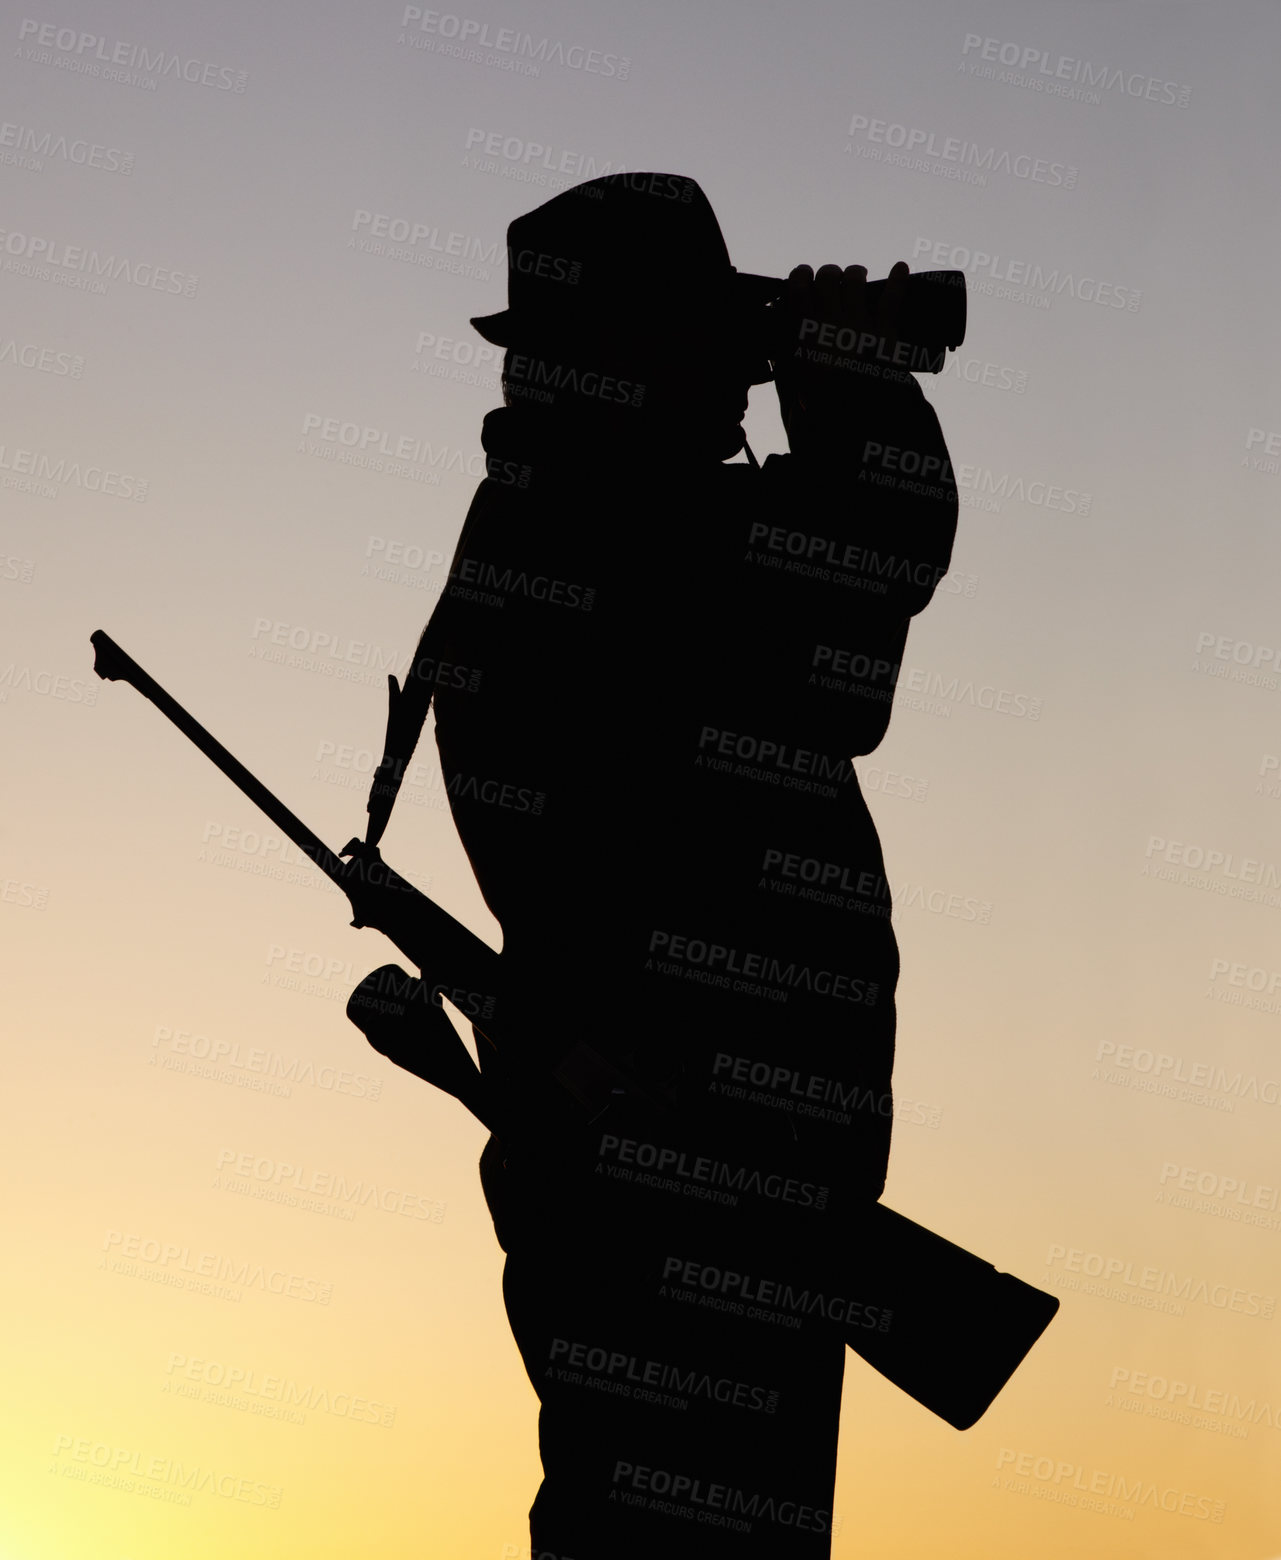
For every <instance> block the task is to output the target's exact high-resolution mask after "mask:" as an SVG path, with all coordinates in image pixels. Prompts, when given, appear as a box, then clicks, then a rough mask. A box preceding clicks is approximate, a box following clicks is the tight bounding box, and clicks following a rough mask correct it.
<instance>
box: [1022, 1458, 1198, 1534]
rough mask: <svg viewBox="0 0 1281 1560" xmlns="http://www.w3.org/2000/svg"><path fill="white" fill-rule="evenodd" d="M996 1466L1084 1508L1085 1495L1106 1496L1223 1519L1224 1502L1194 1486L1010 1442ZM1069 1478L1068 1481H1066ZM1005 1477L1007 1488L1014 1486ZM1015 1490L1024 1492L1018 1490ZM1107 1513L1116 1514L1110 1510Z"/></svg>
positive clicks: (1177, 1512)
mask: <svg viewBox="0 0 1281 1560" xmlns="http://www.w3.org/2000/svg"><path fill="white" fill-rule="evenodd" d="M996 1466H997V1468H998V1469H1001V1470H1005V1471H1008V1472H1013V1473H1015V1474H1018V1475H1020V1476H1021V1477H1022V1478H1024V1479H1035V1480H1037V1481H1038V1482H1040V1483H1042V1484H1048V1485H1050V1486H1052V1487H1053V1488H1052V1490H1050V1491H1047V1492H1046V1493H1049V1494H1053V1496H1054V1498H1055V1499H1060V1498H1061V1496H1068V1495H1069V1494H1070V1496H1071V1498H1070V1499H1066V1500H1061V1503H1062V1504H1064V1505H1069V1506H1075V1505H1077V1504H1078V1503H1079V1504H1080V1505H1081V1506H1083V1507H1084V1508H1085V1509H1086V1510H1090V1509H1092V1507H1091V1502H1090V1500H1089V1499H1082V1498H1081V1497H1082V1496H1086V1497H1091V1496H1094V1497H1098V1496H1102V1497H1106V1498H1108V1499H1111V1500H1118V1501H1122V1502H1124V1503H1126V1504H1127V1505H1133V1506H1136V1507H1137V1506H1151V1507H1152V1508H1153V1509H1154V1510H1160V1511H1168V1512H1169V1513H1170V1514H1171V1515H1172V1516H1179V1517H1195V1518H1196V1520H1197V1521H1198V1522H1222V1521H1223V1513H1224V1510H1225V1506H1224V1503H1223V1501H1221V1500H1215V1499H1213V1498H1212V1497H1211V1496H1209V1495H1198V1494H1197V1493H1196V1492H1195V1491H1193V1490H1180V1489H1177V1488H1171V1487H1169V1486H1166V1487H1162V1486H1161V1485H1159V1484H1154V1483H1153V1482H1152V1481H1151V1480H1150V1479H1142V1478H1138V1477H1137V1476H1136V1477H1135V1478H1132V1479H1131V1478H1127V1477H1126V1476H1125V1474H1123V1473H1109V1472H1108V1471H1107V1470H1106V1469H1103V1468H1086V1467H1085V1466H1084V1465H1083V1464H1081V1463H1074V1462H1069V1461H1067V1460H1066V1459H1064V1458H1055V1457H1038V1456H1037V1455H1036V1454H1035V1453H1033V1452H1022V1451H1018V1450H1016V1449H1015V1448H1014V1447H1011V1446H1003V1447H1002V1448H1001V1450H1000V1451H999V1452H998V1453H997V1458H996ZM1068 1479H1070V1480H1071V1483H1070V1484H1068V1483H1066V1482H1065V1481H1066V1480H1068ZM1013 1487H1014V1486H1012V1485H1011V1484H1010V1483H1009V1482H1008V1481H1007V1484H1006V1488H1007V1489H1008V1488H1013ZM1016 1492H1017V1493H1020V1494H1022V1493H1027V1492H1026V1491H1024V1490H1017V1491H1016ZM1109 1514H1110V1515H1118V1514H1119V1513H1116V1512H1112V1513H1109ZM1130 1515H1131V1516H1133V1512H1130Z"/></svg>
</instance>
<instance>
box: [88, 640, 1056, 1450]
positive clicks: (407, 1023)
mask: <svg viewBox="0 0 1281 1560" xmlns="http://www.w3.org/2000/svg"><path fill="white" fill-rule="evenodd" d="M90 642H91V643H92V645H93V646H94V650H95V659H94V671H95V672H96V673H97V674H98V676H99V677H102V678H105V679H107V680H110V681H122V682H127V683H129V684H131V685H132V686H133V687H134V688H136V689H137V691H138V692H139V693H141V694H142V695H143V697H144V698H146V699H149V700H150V701H151V702H152V703H153V704H154V705H155V706H156V707H157V709H159V710H160V712H161V713H162V714H163V715H165V716H166V717H167V718H168V719H169V720H170V721H172V722H173V724H174V725H175V726H177V727H178V729H179V730H180V731H181V732H182V733H183V734H184V735H185V736H186V737H188V738H189V739H190V740H191V741H192V742H193V743H195V745H196V746H197V747H198V748H199V749H200V751H201V752H202V753H204V754H205V756H206V757H207V758H209V759H211V760H212V761H213V763H215V764H216V765H217V766H218V768H219V769H221V770H222V772H223V773H224V774H225V775H226V776H227V777H228V779H229V780H231V781H232V783H233V784H234V785H236V786H237V787H238V789H239V790H240V791H241V792H242V793H243V794H244V795H245V796H247V797H248V798H249V799H250V800H251V801H252V802H254V803H255V804H256V805H257V806H258V807H259V808H260V809H261V810H262V811H263V812H264V813H265V814H266V815H267V817H268V818H270V819H271V821H272V822H273V823H274V824H275V825H276V826H277V828H279V829H280V830H281V831H282V833H283V834H284V835H285V836H286V837H287V838H288V839H290V840H292V841H293V843H294V844H295V845H296V846H297V847H298V848H299V850H300V851H302V853H303V854H304V855H305V856H307V857H308V859H309V860H311V861H312V862H314V863H315V865H316V866H317V867H318V868H319V870H320V871H321V872H323V873H324V874H325V875H326V876H327V877H328V878H329V879H330V881H331V882H333V883H334V884H336V885H337V887H338V888H340V889H341V890H342V891H343V893H344V894H346V895H347V898H348V900H349V901H350V904H351V908H352V912H353V919H352V922H351V924H352V925H353V926H355V927H364V926H371V927H374V928H375V929H376V930H378V931H380V932H382V933H383V934H384V935H385V936H386V937H388V938H389V939H390V940H391V941H392V942H393V943H394V944H395V946H396V947H397V948H398V949H400V951H401V952H402V953H403V954H404V955H405V956H406V958H408V959H409V960H410V961H411V962H412V963H413V964H414V965H415V966H417V968H418V969H419V970H420V971H423V972H424V973H425V972H426V970H427V969H428V968H433V969H436V970H440V969H448V970H449V972H450V975H451V978H452V979H454V980H455V981H458V982H461V983H463V984H464V985H465V986H466V987H468V988H469V989H470V990H471V991H473V992H485V991H489V992H494V993H497V992H499V991H501V985H502V982H501V980H500V978H499V970H500V965H499V958H500V956H499V955H498V954H496V953H494V951H493V950H492V949H491V948H490V947H489V945H488V944H487V943H485V942H483V941H482V940H481V939H480V938H478V937H477V936H475V934H474V933H472V932H470V931H469V930H468V929H467V928H466V927H465V926H463V925H462V923H461V922H459V921H457V920H455V919H454V917H453V916H451V915H450V914H449V913H448V912H447V911H445V910H443V909H442V908H441V907H440V906H439V905H437V904H436V903H435V902H434V901H433V900H431V899H429V898H428V897H427V896H426V895H425V894H423V893H422V892H420V891H419V890H418V889H417V888H415V887H414V886H413V884H412V883H409V882H407V881H406V880H405V879H404V878H402V877H400V876H399V875H398V874H397V873H395V872H394V871H393V870H392V869H391V868H390V867H389V866H387V864H386V863H385V862H384V861H383V860H382V857H381V855H380V853H379V850H378V846H377V844H370V843H368V842H367V841H366V842H362V841H360V840H357V839H352V840H350V841H349V842H348V844H347V845H346V846H345V847H344V848H343V850H342V851H340V852H337V853H335V852H333V851H331V850H329V848H328V847H327V846H326V845H325V844H324V842H323V841H322V840H321V839H320V837H319V836H318V835H316V834H314V833H313V832H312V831H311V830H310V829H309V828H308V827H307V826H306V825H305V824H304V823H303V822H302V821H301V819H299V818H298V817H297V816H296V815H295V814H294V813H293V812H291V811H290V810H289V808H287V807H286V806H285V805H284V803H283V802H281V801H280V800H279V799H278V798H277V797H276V796H275V795H274V794H273V793H272V792H271V791H269V790H268V789H267V787H266V786H264V785H263V784H262V782H261V781H260V780H258V779H257V778H256V777H255V776H254V775H253V774H251V773H250V771H249V770H248V769H246V768H245V766H244V765H243V764H241V763H240V761H239V760H238V759H236V758H235V757H234V756H233V755H232V754H231V753H230V752H228V750H227V749H226V748H225V747H223V745H222V744H221V743H220V742H218V741H217V739H216V738H215V737H214V736H213V735H212V734H211V733H210V732H209V731H207V730H206V729H205V727H203V726H202V725H201V724H200V723H199V722H198V721H197V720H195V719H194V718H193V717H192V716H191V715H190V714H188V712H187V711H186V710H185V709H183V707H182V706H181V705H180V704H179V703H178V702H177V700H175V699H174V698H172V697H171V696H170V695H169V694H168V693H166V692H165V690H164V689H163V688H162V687H161V686H160V685H159V683H157V682H156V681H155V680H154V679H153V678H152V677H150V676H148V674H147V673H146V672H145V671H143V669H142V667H140V666H139V665H138V663H137V662H136V661H134V660H133V659H132V658H131V657H130V656H128V655H127V654H126V653H125V652H124V651H123V650H122V649H121V648H120V646H119V645H118V644H116V643H115V641H114V640H112V639H111V638H110V637H109V636H108V635H107V634H105V633H104V632H103V631H102V630H101V629H98V630H97V631H96V632H95V633H93V634H92V635H91V636H90ZM395 701H396V689H395V685H394V683H393V685H392V702H393V713H394V709H395ZM380 832H381V831H380ZM449 990H450V988H449V987H448V986H447V985H445V984H444V983H437V984H435V985H432V986H429V985H428V984H427V980H426V979H425V978H415V977H413V976H411V975H408V974H407V973H406V972H405V971H403V970H400V969H398V968H397V967H396V966H394V965H385V966H383V967H382V968H381V969H379V970H375V971H374V972H373V974H372V975H370V976H368V977H366V979H365V980H364V981H362V982H361V984H360V985H359V986H358V987H357V988H356V990H355V991H354V992H353V994H352V997H351V1000H350V1002H349V1003H348V1007H347V1014H348V1017H349V1018H351V1020H352V1022H353V1023H354V1024H356V1026H357V1027H358V1028H360V1029H361V1030H362V1031H363V1032H364V1033H365V1035H366V1037H367V1038H368V1039H369V1041H370V1044H372V1045H373V1046H374V1048H375V1049H376V1050H379V1051H380V1052H381V1053H382V1054H383V1055H386V1056H388V1057H389V1058H390V1059H391V1060H393V1061H394V1062H395V1063H396V1064H397V1065H399V1066H402V1067H405V1068H406V1069H407V1070H409V1071H412V1072H414V1073H415V1074H416V1075H417V1076H419V1077H422V1078H425V1079H426V1080H427V1081H429V1082H431V1083H433V1084H435V1085H436V1086H437V1087H438V1088H440V1089H443V1090H444V1091H445V1092H446V1093H448V1094H451V1095H453V1096H454V1098H456V1099H458V1100H459V1101H461V1103H462V1104H463V1105H465V1106H466V1107H467V1109H468V1110H470V1111H471V1112H472V1114H473V1115H474V1116H475V1117H476V1118H477V1120H479V1121H480V1122H482V1123H483V1124H484V1125H485V1126H487V1127H489V1129H490V1130H491V1132H493V1133H494V1134H495V1136H496V1137H498V1138H499V1139H500V1141H502V1142H504V1143H507V1142H510V1143H512V1144H514V1145H520V1146H521V1147H523V1148H525V1149H526V1150H527V1151H528V1152H529V1153H530V1154H531V1155H535V1156H537V1157H539V1158H540V1159H542V1160H544V1161H547V1162H553V1163H561V1164H570V1165H574V1164H577V1165H578V1167H579V1168H580V1169H581V1153H580V1150H581V1145H582V1143H583V1142H584V1141H585V1134H586V1129H587V1127H592V1126H595V1125H596V1124H597V1123H599V1122H600V1121H601V1120H602V1119H604V1118H607V1115H608V1113H609V1112H610V1111H614V1112H616V1113H617V1112H618V1111H619V1110H620V1108H621V1109H625V1108H626V1105H627V1104H629V1103H630V1104H633V1105H634V1104H635V1103H636V1102H638V1101H639V1102H643V1103H644V1104H645V1105H646V1106H648V1107H651V1108H652V1109H655V1110H657V1111H658V1112H659V1113H660V1116H665V1117H667V1118H669V1120H670V1118H672V1117H673V1115H674V1113H673V1111H672V1109H671V1107H670V1103H669V1102H668V1101H666V1100H665V1099H664V1098H663V1097H662V1094H661V1091H659V1092H658V1093H656V1092H655V1090H654V1088H653V1086H652V1085H651V1084H648V1083H647V1082H645V1081H643V1080H641V1079H639V1078H637V1077H636V1076H635V1075H634V1074H633V1073H631V1072H629V1071H627V1070H626V1069H624V1068H622V1067H621V1066H619V1065H617V1064H616V1063H615V1062H613V1061H606V1060H605V1059H604V1058H602V1057H601V1056H599V1055H598V1054H597V1053H596V1052H594V1051H593V1050H591V1049H590V1048H589V1047H587V1046H585V1045H583V1044H581V1043H580V1044H579V1045H577V1046H576V1047H575V1048H574V1050H573V1051H571V1052H570V1054H569V1055H567V1056H566V1057H564V1058H562V1060H561V1062H560V1063H559V1064H558V1065H557V1066H556V1067H555V1068H554V1069H552V1071H551V1072H550V1073H546V1074H535V1073H534V1072H533V1070H532V1069H530V1068H529V1067H527V1066H525V1065H523V1064H522V1062H521V1059H520V1055H519V1050H518V1041H517V1040H516V1039H515V1037H507V1036H505V1035H504V1034H503V1026H504V1019H503V1013H502V1007H501V999H498V1000H496V1001H495V1003H494V1004H493V1011H492V1013H491V1014H490V1015H489V1016H487V1017H486V1019H485V1027H483V1028H482V1027H481V1025H479V1024H477V1023H473V1029H474V1031H475V1033H476V1034H477V1036H478V1039H479V1041H483V1042H484V1047H483V1049H482V1051H481V1052H480V1054H481V1055H482V1057H483V1062H484V1065H483V1067H482V1068H480V1069H478V1068H477V1067H476V1065H475V1063H473V1061H472V1059H471V1057H470V1055H469V1054H468V1052H467V1049H466V1047H465V1046H464V1045H463V1043H462V1041H461V1039H460V1038H459V1036H458V1034H457V1032H456V1031H455V1029H454V1027H453V1024H452V1021H451V1020H450V1018H449V1016H448V1014H447V1012H446V1011H445V1008H444V1005H443V1002H442V1001H441V994H442V992H443V993H445V994H448V992H449ZM673 1131H674V1132H675V1133H676V1134H679V1131H680V1124H679V1121H676V1122H675V1123H674V1125H673ZM700 1146H702V1147H706V1146H707V1145H706V1144H703V1145H700ZM576 1155H577V1157H576ZM688 1201H689V1199H685V1202H688ZM861 1215H862V1216H861V1217H859V1218H856V1219H855V1220H854V1221H853V1222H852V1223H851V1224H850V1225H849V1226H848V1228H849V1229H850V1230H851V1231H856V1232H857V1246H856V1249H855V1250H854V1251H853V1252H851V1253H848V1254H846V1255H843V1256H842V1257H839V1258H838V1259H837V1262H836V1266H835V1267H834V1268H831V1269H829V1273H828V1277H829V1278H834V1280H835V1282H836V1283H837V1284H838V1285H839V1286H840V1287H841V1288H842V1291H843V1293H844V1294H845V1295H846V1296H848V1295H849V1294H850V1293H851V1292H856V1293H857V1292H862V1293H863V1294H865V1295H866V1294H868V1286H867V1285H866V1284H865V1282H864V1279H863V1278H862V1276H861V1275H863V1274H865V1273H867V1272H868V1271H869V1270H870V1271H871V1272H873V1273H874V1274H875V1275H876V1276H875V1280H874V1283H873V1285H872V1286H871V1287H872V1289H873V1290H874V1293H875V1298H876V1300H877V1302H878V1306H879V1308H880V1312H881V1315H882V1316H885V1315H886V1314H889V1313H892V1320H891V1324H890V1326H889V1327H888V1328H887V1330H885V1331H880V1330H879V1329H877V1330H864V1329H858V1330H853V1331H851V1330H847V1329H846V1328H844V1327H842V1336H844V1338H845V1341H846V1342H847V1343H848V1344H849V1346H850V1347H851V1348H852V1349H854V1351H855V1352H856V1353H857V1354H859V1355H860V1356H861V1357H862V1358H863V1359H865V1360H866V1361H867V1362H868V1364H869V1365H871V1366H872V1367H873V1368H874V1369H875V1370H877V1371H879V1372H880V1373H881V1374H882V1375H883V1376H885V1377H887V1379H889V1380H890V1381H892V1382H894V1383H895V1385H896V1386H898V1387H900V1388H902V1390H903V1391H905V1392H907V1393H908V1394H909V1395H910V1396H911V1397H913V1398H914V1399H915V1400H916V1401H917V1402H919V1403H921V1404H923V1405H924V1406H925V1407H926V1408H928V1409H930V1410H931V1411H932V1412H933V1413H935V1414H937V1415H939V1417H940V1418H942V1419H944V1420H946V1421H947V1423H949V1424H951V1425H953V1426H954V1427H955V1428H956V1429H958V1430H967V1429H969V1428H970V1427H971V1426H972V1425H973V1424H975V1423H976V1422H977V1421H978V1419H979V1418H980V1417H981V1415H982V1414H983V1413H984V1412H985V1411H986V1410H987V1408H988V1407H989V1406H990V1405H991V1403H992V1402H993V1401H994V1399H995V1398H996V1396H997V1394H998V1393H999V1392H1000V1391H1001V1389H1002V1388H1003V1387H1004V1386H1005V1384H1006V1382H1007V1381H1008V1380H1009V1379H1010V1377H1011V1376H1012V1375H1013V1373H1014V1371H1015V1370H1016V1369H1017V1368H1018V1366H1019V1365H1020V1364H1021V1362H1022V1361H1023V1359H1024V1358H1025V1356H1026V1355H1027V1353H1028V1351H1029V1350H1030V1349H1031V1348H1032V1345H1033V1344H1034V1343H1035V1342H1036V1340H1037V1339H1038V1338H1039V1337H1040V1336H1041V1334H1042V1333H1043V1332H1044V1331H1045V1329H1046V1327H1047V1326H1048V1325H1049V1323H1050V1321H1051V1320H1052V1319H1053V1317H1054V1315H1055V1313H1056V1312H1057V1311H1058V1308H1059V1301H1058V1299H1057V1298H1056V1297H1055V1296H1053V1295H1049V1294H1046V1293H1045V1292H1044V1291H1043V1290H1040V1289H1036V1288H1035V1287H1033V1286H1032V1285H1030V1284H1027V1283H1024V1282H1023V1281H1022V1280H1021V1279H1018V1278H1016V1277H1014V1276H1013V1275H1012V1274H1009V1273H999V1272H997V1271H996V1269H995V1268H994V1267H993V1266H992V1264H991V1263H988V1262H984V1261H983V1260H982V1258H980V1257H977V1256H975V1255H974V1254H973V1253H972V1252H969V1251H966V1250H965V1249H964V1248H963V1247H960V1246H957V1245H954V1244H953V1243H952V1242H951V1241H947V1240H944V1239H943V1237H942V1236H940V1235H936V1234H934V1233H933V1231H931V1230H928V1229H926V1228H925V1227H924V1226H923V1225H920V1224H916V1223H915V1222H914V1221H912V1220H911V1219H908V1218H905V1217H904V1216H903V1215H902V1214H900V1213H896V1212H894V1210H893V1209H891V1208H888V1207H886V1206H885V1205H884V1204H883V1203H880V1202H877V1203H873V1204H871V1205H870V1206H868V1207H866V1209H864V1210H862V1211H861ZM766 1222H768V1220H766Z"/></svg>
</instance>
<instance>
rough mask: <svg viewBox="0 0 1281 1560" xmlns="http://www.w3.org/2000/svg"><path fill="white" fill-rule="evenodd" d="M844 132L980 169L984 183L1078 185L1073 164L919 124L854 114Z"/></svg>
mask: <svg viewBox="0 0 1281 1560" xmlns="http://www.w3.org/2000/svg"><path fill="white" fill-rule="evenodd" d="M845 133H846V135H848V136H850V137H854V136H860V135H861V136H865V137H866V139H867V140H868V141H869V142H871V143H873V144H879V145H883V146H888V147H892V148H895V149H900V148H901V149H902V150H903V152H904V153H907V154H911V153H918V154H919V155H920V156H921V157H922V158H925V157H937V158H939V159H941V160H942V161H943V162H945V163H953V164H955V165H956V167H957V168H958V169H960V168H974V169H977V170H978V172H979V174H980V175H981V178H980V182H981V183H986V182H987V180H986V175H987V174H988V173H1008V174H1012V175H1013V176H1014V177H1015V178H1017V179H1028V180H1030V181H1031V182H1032V183H1034V184H1056V185H1061V186H1062V187H1063V188H1064V189H1065V190H1071V189H1075V188H1076V180H1077V172H1078V170H1077V169H1076V168H1075V167H1073V166H1072V165H1071V164H1070V163H1060V162H1047V161H1046V160H1045V158H1043V157H1032V156H1030V155H1028V154H1027V153H1025V152H1015V153H1011V152H1009V151H1008V150H1006V149H1004V148H997V147H995V146H980V145H979V144H978V142H977V141H963V140H960V139H959V138H958V137H957V136H954V135H949V136H941V137H940V136H936V135H935V132H934V131H933V130H922V129H920V128H919V126H916V125H903V124H896V123H895V122H894V121H893V120H885V119H869V118H868V117H867V115H866V114H854V115H853V116H852V117H851V119H850V124H849V129H848V130H847V131H846V132H845ZM849 150H851V147H849V146H847V147H846V151H849Z"/></svg>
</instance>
